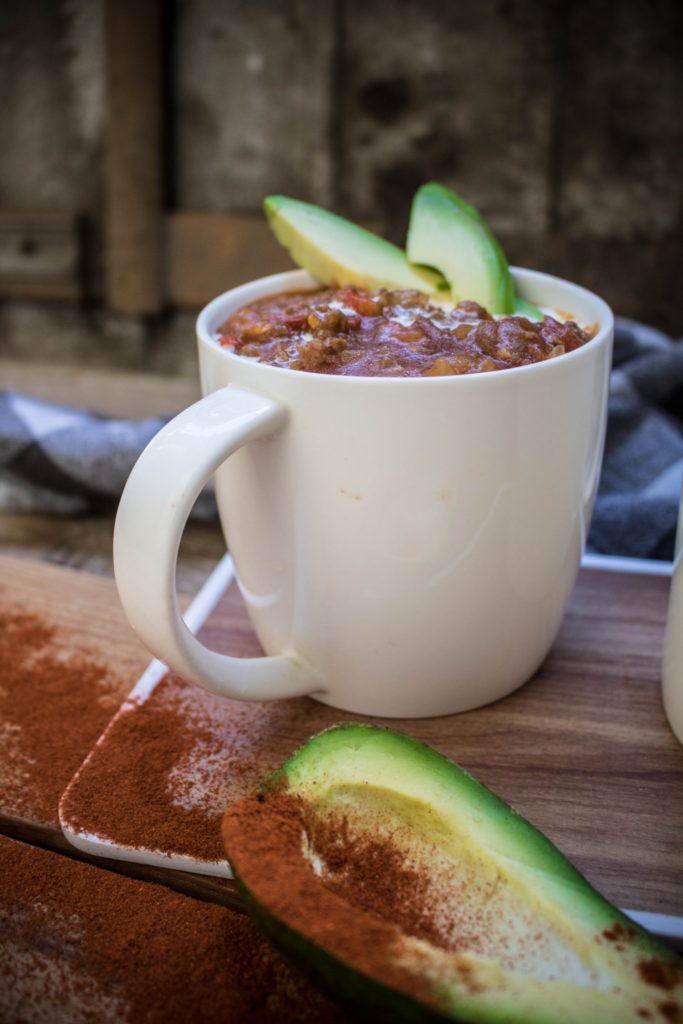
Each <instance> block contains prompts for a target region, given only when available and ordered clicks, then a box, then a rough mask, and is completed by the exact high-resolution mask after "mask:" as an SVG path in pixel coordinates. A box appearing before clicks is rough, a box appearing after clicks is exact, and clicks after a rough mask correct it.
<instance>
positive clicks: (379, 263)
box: [263, 196, 448, 297]
mask: <svg viewBox="0 0 683 1024" xmlns="http://www.w3.org/2000/svg"><path fill="white" fill-rule="evenodd" d="M263 208H264V210H265V213H266V217H267V219H268V223H269V225H270V227H271V229H272V231H273V233H274V235H275V237H276V238H277V240H278V242H280V244H281V245H283V246H284V247H285V249H288V250H289V252H290V254H291V256H292V259H293V260H294V262H295V263H296V264H298V266H300V267H303V269H304V270H307V271H308V272H309V274H312V275H313V277H315V278H317V279H318V281H321V282H322V283H323V284H331V285H332V284H333V285H339V286H342V287H343V286H344V285H352V286H356V287H360V288H368V289H371V290H373V289H377V288H390V289H398V290H403V289H406V290H415V291H420V292H424V293H425V294H427V295H433V296H441V297H443V296H444V293H445V295H446V296H447V294H448V285H447V284H446V282H445V281H444V278H443V277H442V275H441V274H440V273H439V272H438V271H435V270H430V269H427V268H424V267H413V266H411V264H410V263H409V262H408V259H407V257H406V254H405V253H404V251H403V249H399V248H398V246H396V245H393V244H392V243H391V242H387V241H386V240H385V239H384V238H380V237H379V236H378V235H374V234H373V233H372V232H371V231H366V230H365V228H361V227H359V226H358V225H357V224H353V223H352V222H351V221H349V220H345V219H344V218H343V217H338V216H337V215H336V214H334V213H329V212H328V211H327V210H323V209H321V208H320V207H319V206H313V205H312V204H311V203H304V202H301V201H300V200H298V199H290V198H288V197H287V196H268V198H267V199H266V200H265V201H264V204H263Z"/></svg>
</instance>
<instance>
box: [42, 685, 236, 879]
mask: <svg viewBox="0 0 683 1024" xmlns="http://www.w3.org/2000/svg"><path fill="white" fill-rule="evenodd" d="M175 685H176V683H175V681H174V677H173V676H172V675H168V676H165V677H164V679H162V680H161V682H160V683H158V684H157V688H156V690H155V693H154V697H153V698H152V699H150V700H148V701H146V702H145V703H143V704H140V705H138V706H132V707H131V709H130V710H129V711H126V712H125V713H123V714H122V715H120V716H119V718H118V719H117V721H116V722H114V723H113V724H112V727H111V729H110V731H109V734H108V736H107V739H106V741H105V742H106V758H105V757H98V756H97V754H96V756H94V757H93V759H92V761H91V763H90V764H89V765H88V768H87V770H86V771H84V772H83V773H82V774H81V775H80V776H79V779H78V782H77V784H76V785H75V786H74V787H72V788H71V789H70V790H69V792H68V793H67V794H66V796H65V798H64V801H63V803H62V810H63V813H64V815H65V817H66V818H67V819H68V821H69V823H70V824H72V825H74V826H75V827H81V828H84V829H86V830H90V821H91V820H92V818H99V819H100V820H102V819H104V820H106V823H107V837H108V838H113V839H115V841H116V842H117V843H120V844H122V845H125V846H143V847H146V848H148V849H154V850H161V851H162V852H168V851H173V852H174V853H177V854H187V855H189V856H196V855H197V851H198V850H201V852H202V855H203V856H204V857H205V858H206V859H207V860H225V852H224V850H223V847H222V844H221V839H220V821H221V817H222V810H221V811H220V812H216V813H214V814H211V813H209V812H208V811H207V810H206V809H205V808H199V807H198V808H191V807H184V806H181V805H180V804H177V803H174V802H173V799H172V793H171V791H170V788H169V774H170V772H171V771H172V770H173V769H174V768H175V767H176V766H177V765H178V763H179V762H180V761H181V760H182V758H183V757H184V756H186V755H190V754H191V753H192V751H193V750H194V749H195V748H196V746H197V745H198V744H201V743H202V741H203V740H205V741H206V742H207V743H210V742H211V739H212V737H211V735H210V733H209V731H208V730H207V729H206V727H205V726H203V725H202V723H201V722H197V721H195V720H192V719H191V718H190V717H189V716H188V715H187V714H184V713H181V711H180V710H179V709H178V707H177V704H176V701H175V700H174V694H173V690H174V687H175ZM103 749H104V748H103ZM114 779H115V780H116V784H115V785H112V780H114ZM103 809H104V814H103Z"/></svg>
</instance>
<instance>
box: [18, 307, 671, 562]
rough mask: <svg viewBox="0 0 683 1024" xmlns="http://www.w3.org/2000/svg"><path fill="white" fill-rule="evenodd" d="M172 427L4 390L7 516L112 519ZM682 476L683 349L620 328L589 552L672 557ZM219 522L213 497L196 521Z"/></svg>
mask: <svg viewBox="0 0 683 1024" xmlns="http://www.w3.org/2000/svg"><path fill="white" fill-rule="evenodd" d="M164 422H165V421H164V420H162V419H160V418H150V419H145V420H139V421H127V420H116V419H109V418H106V417H103V416H97V415H95V414H93V413H90V412H84V411H82V410H79V409H68V408H64V407H62V406H58V405H51V404H50V403H47V402H40V401H37V400H35V399H32V398H28V397H26V396H24V395H18V394H14V393H11V392H0V509H2V510H5V511H14V512H19V511H26V512H44V513H45V512H48V513H54V514H59V515H90V514H95V513H100V512H111V511H112V510H113V509H114V508H115V506H116V503H117V502H118V499H119V496H120V494H121V491H122V489H123V485H124V483H125V481H126V479H127V477H128V474H129V473H130V470H131V469H132V467H133V464H134V463H135V461H136V459H137V458H138V456H139V454H140V452H141V451H142V449H143V448H144V447H145V445H146V444H147V443H148V442H149V440H150V439H151V438H152V437H153V436H154V434H156V432H157V431H158V430H159V429H160V428H161V427H162V426H163V424H164ZM682 476H683V341H673V340H672V339H670V338H668V337H666V335H664V334H662V333H661V332H659V331H656V330H654V329H653V328H650V327H646V326H644V325H642V324H637V323H634V322H632V321H628V320H618V321H617V330H616V337H615V348H614V363H613V370H612V375H611V380H610V396H609V414H608V425H607V441H606V447H605V457H604V461H603V469H602V476H601V479H600V488H599V492H598V497H597V501H596V504H595V511H594V514H593V521H592V525H591V531H590V536H589V539H588V546H589V549H590V550H592V551H596V552H602V553H605V554H613V555H625V556H632V557H639V558H661V559H670V558H672V556H673V546H674V537H675V531H676V520H677V514H678V500H679V495H680V490H681V477H682ZM215 514H216V506H215V501H214V498H213V494H212V493H211V489H210V488H209V489H207V490H205V491H204V493H203V494H202V495H201V496H200V499H199V501H198V502H197V504H196V506H195V508H194V511H193V515H194V516H196V517H197V518H201V519H206V518H210V517H211V516H214V515H215Z"/></svg>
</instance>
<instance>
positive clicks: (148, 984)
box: [0, 838, 348, 1024]
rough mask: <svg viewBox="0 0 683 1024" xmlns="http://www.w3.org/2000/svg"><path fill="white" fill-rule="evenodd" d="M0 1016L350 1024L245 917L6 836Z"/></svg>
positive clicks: (0, 869)
mask: <svg viewBox="0 0 683 1024" xmlns="http://www.w3.org/2000/svg"><path fill="white" fill-rule="evenodd" d="M0 1019H1V1020H2V1021H5V1022H8V1024H9V1022H19V1021H26V1020H50V1021H55V1022H56V1021H72V1020H79V1021H84V1022H90V1021H92V1022H97V1024H104V1022H107V1021H116V1022H117V1024H121V1022H130V1024H162V1022H163V1024H166V1022H168V1021H197V1022H200V1024H226V1022H230V1024H242V1022H244V1024H275V1022H279V1024H290V1022H295V1021H301V1022H306V1021H308V1022H311V1024H315V1022H321V1021H325V1022H330V1024H342V1022H343V1021H345V1020H348V1018H346V1017H344V1016H343V1014H342V1013H341V1011H340V1010H338V1009H337V1008H336V1007H335V1006H334V1005H333V1004H332V1003H331V1002H329V1001H328V1000H327V999H326V998H324V997H323V996H322V995H320V994H319V993H318V992H317V991H316V990H315V989H313V988H312V987H311V986H310V985H309V984H308V982H306V981H305V980H304V979H303V978H302V977H301V976H300V975H298V974H297V973H296V972H295V971H293V970H292V969H290V968H289V967H287V966H286V965H285V964H284V963H283V962H282V961H281V960H280V958H279V957H278V956H277V954H275V953H274V952H273V951H272V950H271V949H270V947H269V946H268V945H267V943H266V942H265V941H264V939H263V938H262V937H261V936H260V935H259V933H258V932H257V931H256V929H255V928H254V926H253V925H252V924H251V922H250V921H249V920H248V918H246V917H244V916H243V915H241V914H235V913H233V912H232V911H230V910H227V909H226V908H225V907H220V906H217V905H215V904H212V903H203V902H199V901H197V900H194V899H190V898H189V897H186V896H181V895H179V894H178V893H174V892H171V891H170V890H168V889H166V888H164V887H163V886H159V885H155V884H152V883H149V882H139V881H135V880H133V879H130V878H126V877H123V876H121V875H117V874H114V873H112V872H109V871H106V870H104V869H102V868H97V867H91V866H90V865H88V864H82V863H79V862H77V861H74V860H71V859H70V858H67V857H64V856H61V855H59V854H55V853H49V852H47V851H44V850H38V849H35V848H33V847H30V846H26V845H24V844H22V843H17V842H14V841H12V840H10V839H5V838H0Z"/></svg>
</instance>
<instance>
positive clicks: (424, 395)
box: [114, 270, 613, 717]
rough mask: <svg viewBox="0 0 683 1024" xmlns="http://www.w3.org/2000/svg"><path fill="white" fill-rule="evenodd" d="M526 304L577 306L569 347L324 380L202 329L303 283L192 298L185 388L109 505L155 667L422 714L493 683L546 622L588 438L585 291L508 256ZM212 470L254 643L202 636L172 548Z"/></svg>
mask: <svg viewBox="0 0 683 1024" xmlns="http://www.w3.org/2000/svg"><path fill="white" fill-rule="evenodd" d="M514 279H515V285H516V288H517V291H518V293H519V294H520V295H521V296H522V297H524V298H527V299H528V300H530V301H531V302H534V303H536V304H537V305H541V306H546V307H550V308H557V309H562V310H570V311H571V312H572V314H573V315H574V316H575V317H576V319H578V320H579V321H581V322H583V323H586V324H592V323H597V324H598V326H599V330H598V332H597V334H596V336H595V337H594V338H593V339H592V340H591V341H589V342H588V343H587V344H586V345H584V346H583V347H581V348H579V349H577V350H576V351H574V352H571V353H568V354H566V355H563V356H560V357H558V358H555V359H551V360H548V361H547V362H542V363H537V364H533V365H530V366H525V367H520V368H515V369H508V370H501V371H494V372H489V373H481V374H473V375H469V376H451V377H429V378H427V377H424V378H377V377H374V378H370V377H343V376H334V375H327V374H315V373H307V372H303V371H298V370H290V369H282V368H280V367H275V366H269V365H267V364H263V363H259V362H257V361H254V360H249V359H246V358H243V357H240V356H238V355H235V354H234V353H233V352H231V351H229V350H227V349H225V348H221V347H220V346H219V345H218V344H217V343H216V340H215V339H216V331H217V329H218V328H219V327H220V325H221V324H223V322H224V321H225V320H226V319H227V317H228V316H230V314H231V313H233V312H234V311H235V310H237V309H239V308H240V307H241V306H243V305H245V304H246V303H249V302H252V301H253V300H255V299H258V298H261V297H262V296H265V295H269V294H273V293H277V292H282V291H286V290H296V289H302V288H307V287H313V286H314V285H315V282H314V281H313V280H312V279H311V278H310V277H309V276H308V275H307V274H305V273H304V272H302V271H296V272H292V273H287V274H278V275H275V276H273V277H267V278H263V279H261V280H258V281H252V282H250V283H249V284H245V285H243V286H241V287H239V288H234V289H232V290H231V291H229V292H226V293H225V294H224V295H221V296H220V297H219V298H217V299H215V300H214V301H213V302H211V303H210V304H209V305H208V306H207V307H206V308H205V309H204V310H203V311H202V312H201V314H200V315H199V319H198V321H197V335H198V341H199V365H200V370H201V381H202V391H203V393H204V395H205V396H206V397H204V398H202V399H201V401H199V402H198V403H197V404H196V405H193V406H192V407H191V408H189V409H187V410H185V411H184V412H182V413H181V414H180V415H179V416H177V417H176V418H175V419H174V420H173V421H172V422H171V423H169V424H168V425H167V426H166V427H165V428H164V429H163V430H162V431H161V432H160V433H159V434H158V435H157V436H156V437H155V438H154V439H153V441H152V442H151V444H150V445H149V447H148V448H147V449H146V450H145V452H144V453H143V454H142V456H141V458H140V460H139V461H138V463H137V465H136V466H135V468H134V470H133V472H132V474H131V476H130V479H129V481H128V484H127V485H126V489H125V491H124V494H123V497H122V499H121V505H120V508H119V513H118V517H117V521H116V530H115V539H114V562H115V572H116V581H117V584H118V588H119V593H120V596H121V600H122V602H123V605H124V608H125V610H126V612H127V614H128V617H129V619H130V621H131V623H132V625H133V627H134V628H135V630H136V631H137V632H138V634H139V635H140V637H141V638H142V640H143V641H144V642H145V643H146V645H147V646H148V647H149V648H150V649H151V650H152V651H153V652H154V654H156V655H157V656H158V657H159V658H161V659H162V660H164V661H165V662H166V663H167V664H168V665H169V666H170V667H171V668H173V669H174V670H175V671H177V672H179V673H180V674H181V675H183V676H184V677H185V678H187V679H191V680H194V681H195V682H197V683H200V684H201V685H203V686H205V687H207V688H208V689H210V690H212V691H214V692H215V693H219V694H223V695H225V696H227V697H233V698H240V699H244V700H270V699H273V698H281V697H289V696H296V695H301V694H311V695H312V696H313V697H315V698H316V699H318V700H320V701H323V702H324V703H326V704H331V705H333V706H334V707H337V708H343V709H345V710H349V711H355V712H359V713H362V714H368V715H384V716H397V717H421V716H429V715H443V714H450V713H454V712H459V711H466V710H468V709H469V708H474V707H477V706H478V705H481V704H486V703H488V702H489V701H493V700H496V699H497V698H499V697H503V696H504V695H505V694H507V693H510V692H511V691H512V690H514V689H515V688H516V687H518V686H520V685H521V684H522V683H524V682H525V681H526V680H527V679H529V677H530V676H531V675H532V674H533V673H534V671H535V670H536V669H537V668H538V666H539V665H540V663H541V662H542V660H543V658H544V657H545V655H546V653H547V652H548V649H549V647H550V646H551V644H552V642H553V639H554V638H555V635H556V633H557V630H558V628H559V625H560V622H561V619H562V615H563V612H564V609H565V606H566V603H567V599H568V596H569V593H570V591H571V589H572V586H573V583H574V579H575V576H576V572H577V569H578V565H579V560H580V556H581V552H582V549H583V543H584V540H585V537H586V533H587V530H588V524H589V520H590V514H591V510H592V505H593V499H594V496H595V491H596V486H597V481H598V474H599V470H600V463H601V457H602V448H603V439H604V429H605V418H606V405H607V389H608V377H609V367H610V358H611V340H612V332H613V320H612V314H611V312H610V310H609V308H608V307H607V306H606V305H605V303H604V302H603V301H602V300H601V299H599V298H597V297H596V296H595V295H593V294H591V293H590V292H587V291H585V290H584V289H582V288H579V287H577V286H576V285H573V284H570V283H568V282H566V281H562V280H559V279H558V278H553V277H549V276H547V275H545V274H540V273H536V272H533V271H528V270H516V271H514ZM212 473H215V474H216V494H217V500H218V508H219V512H220V516H221V521H222V524H223V529H224V531H225V535H226V538H227V540H228V544H229V548H230V551H231V553H232V555H233V558H234V561H235V566H236V571H237V577H238V582H239V587H240V590H241V592H242V595H243V596H244V600H245V602H246V606H247V609H248V611H249V616H250V618H251V622H252V624H253V626H254V629H255V631H256V634H257V636H258V638H259V640H260V642H261V644H262V646H263V649H264V651H265V652H266V654H267V656H266V657H263V658H253V659H238V658H232V657H227V656H224V655H221V654H218V653H216V652H212V651H209V650H207V649H206V648H205V647H203V646H202V645H201V644H200V643H199V641H198V640H196V639H195V638H194V637H193V636H192V635H191V634H190V632H189V631H188V629H187V628H186V626H185V624H184V623H183V621H182V618H181V616H180V613H179V610H178V605H177V600H176V594H175V585H174V580H175V565H176V559H177V552H178V545H179V541H180V536H181V532H182V529H183V526H184V523H185V521H186V518H187V515H188V513H189V511H190V509H191V507H192V504H193V502H194V500H195V498H196V496H197V494H198V493H199V491H200V489H201V488H202V486H203V485H204V484H205V483H206V481H207V479H208V478H209V477H210V476H211V474H212Z"/></svg>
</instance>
